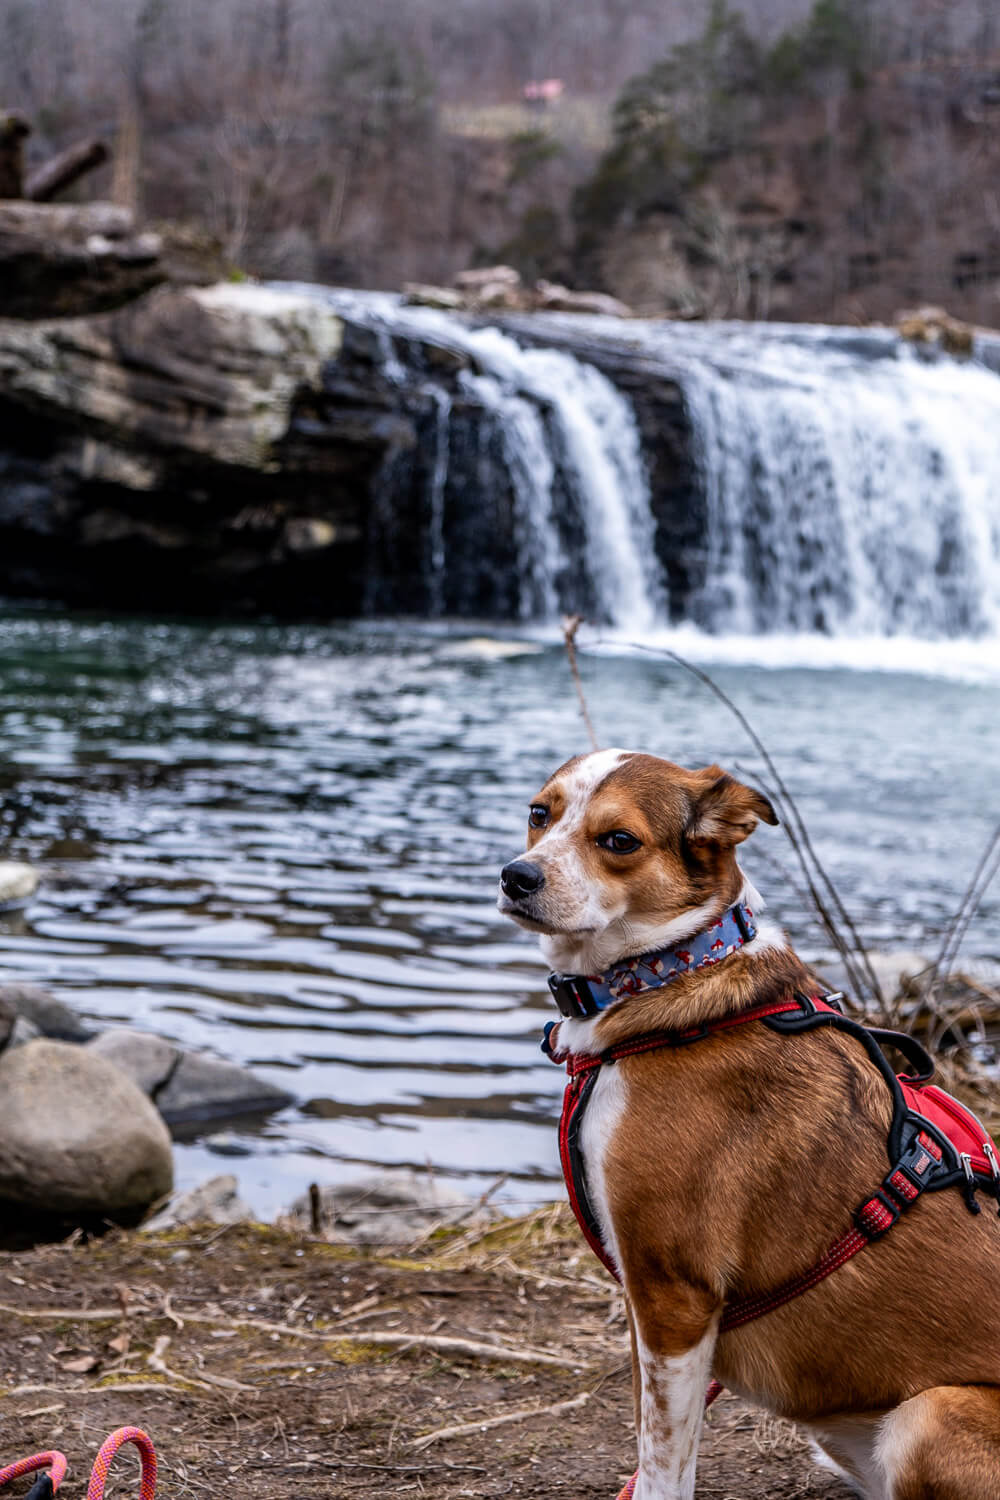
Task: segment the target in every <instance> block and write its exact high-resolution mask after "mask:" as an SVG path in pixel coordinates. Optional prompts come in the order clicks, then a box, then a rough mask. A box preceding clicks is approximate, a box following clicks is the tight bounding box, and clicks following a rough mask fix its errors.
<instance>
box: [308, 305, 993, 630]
mask: <svg viewBox="0 0 1000 1500" xmlns="http://www.w3.org/2000/svg"><path fill="white" fill-rule="evenodd" d="M314 290H315V294H316V295H319V296H324V297H326V298H327V299H329V300H332V301H333V302H334V303H335V305H336V306H338V308H339V309H340V310H341V311H343V312H344V314H345V315H346V316H349V317H352V318H354V319H357V320H358V321H360V322H364V323H365V324H367V325H368V326H369V327H373V328H374V329H375V331H376V337H377V340H378V344H379V348H380V349H381V351H382V355H383V364H384V373H385V374H386V375H387V377H388V378H389V379H390V381H391V382H392V383H393V384H396V385H399V384H401V383H402V382H403V381H404V379H405V378H406V370H405V366H404V365H403V364H402V363H401V360H400V357H399V353H398V350H397V348H396V345H395V344H394V339H395V340H397V341H398V340H403V341H406V340H413V341H414V342H415V343H416V344H420V343H425V342H428V341H429V342H430V343H432V344H433V343H434V342H437V343H439V344H441V345H443V346H445V347H447V348H450V349H455V350H460V351H462V352H463V353H464V354H465V355H466V356H468V358H469V361H470V365H469V368H467V369H465V370H464V371H462V373H461V375H460V376H459V386H460V387H464V389H465V390H466V391H467V392H468V393H469V394H470V395H472V396H474V397H475V398H476V401H477V402H478V405H479V406H480V407H481V408H482V409H483V410H485V411H486V412H487V413H489V414H491V415H492V417H493V418H494V419H495V422H496V426H497V430H498V432H499V437H500V447H501V449H502V452H503V456H504V469H505V474H506V483H507V485H508V486H509V488H510V491H511V493H512V497H513V509H514V516H515V521H516V529H517V536H516V538H515V540H514V546H515V552H516V561H517V569H518V575H519V594H518V596H517V604H516V606H515V607H517V608H518V609H519V613H520V614H521V616H522V618H525V619H528V618H533V619H555V618H558V615H559V613H560V612H561V611H562V610H563V609H564V608H566V607H567V599H566V581H567V579H569V580H575V581H580V580H581V579H582V581H583V584H584V595H585V600H586V603H585V604H584V607H585V608H586V609H587V611H588V613H590V614H591V616H592V617H594V618H602V619H604V620H607V621H609V622H611V623H612V624H613V625H615V626H616V627H618V628H619V629H621V630H623V631H628V632H630V633H641V632H648V631H650V630H652V629H655V628H656V627H657V626H658V625H663V624H665V623H666V620H667V615H668V611H667V604H668V602H669V604H670V606H671V607H670V611H669V614H670V617H671V618H672V619H673V621H674V622H675V623H676V622H677V621H678V619H683V620H686V621H688V622H690V623H691V624H694V625H696V626H698V627H700V628H701V629H703V630H707V631H712V632H717V633H720V634H724V633H728V634H731V635H738V634H751V635H752V634H797V633H811V632H823V633H826V634H831V635H838V634H839V635H850V636H864V637H870V636H885V637H887V636H914V637H923V638H925V639H926V638H929V637H948V638H955V637H971V636H981V637H982V636H985V637H989V636H992V635H1000V376H998V375H997V374H996V373H994V372H993V371H992V370H991V369H988V368H987V367H986V365H985V364H980V363H978V362H976V361H970V362H966V363H961V362H958V361H954V360H951V359H946V358H942V359H928V358H923V357H921V356H919V355H918V354H916V353H914V351H913V350H912V349H911V348H910V347H909V346H907V345H905V344H903V343H902V342H901V341H900V340H899V339H898V338H897V337H896V335H895V334H893V333H892V332H891V331H889V330H851V329H833V328H818V327H803V326H792V325H788V326H779V325H768V324H758V325H752V324H714V325H713V324H704V325H691V324H678V323H669V322H660V321H648V322H647V321H642V320H638V319H637V320H630V321H627V322H625V321H621V320H617V319H613V318H600V319H594V318H579V317H577V318H573V317H566V316H562V317H561V316H559V315H548V316H547V317H546V316H545V315H536V317H535V318H534V320H533V321H532V324H531V327H530V330H528V329H526V330H525V331H526V336H527V338H528V339H530V342H531V345H532V347H528V348H525V347H522V346H521V345H520V344H519V343H518V342H516V340H515V339H514V338H513V337H511V336H510V335H509V334H506V333H502V332H500V331H499V330H498V329H495V328H484V329H471V328H469V326H468V325H467V324H466V323H465V322H464V321H462V320H461V319H459V318H456V317H454V316H452V315H450V314H448V313H444V312H437V311H434V310H431V309H425V308H408V307H403V306H401V305H400V302H399V299H398V298H396V297H392V296H388V295H386V294H381V293H355V292H343V291H340V290H336V289H333V290H327V291H321V289H319V288H316V289H314ZM546 327H548V328H549V329H550V330H551V333H552V337H553V341H554V342H555V343H558V344H559V346H560V347H559V348H558V349H555V348H545V347H538V344H539V339H540V335H541V332H542V330H544V329H545V328H546ZM390 335H391V336H390ZM602 343H604V344H606V345H607V346H608V348H609V350H613V351H614V354H615V359H616V360H617V362H618V363H619V364H620V363H621V360H622V358H623V357H624V358H626V359H627V358H628V357H629V351H634V353H635V355H636V356H641V357H642V359H643V361H644V364H645V365H646V366H647V367H649V368H650V369H651V371H652V372H654V373H655V376H656V378H657V379H660V380H663V381H672V382H675V383H676V385H677V386H679V387H680V389H681V391H682V393H683V398H684V404H685V408H686V412H687V416H688V419H689V422H690V427H691V441H692V445H693V449H694V455H695V460H696V468H697V475H698V483H697V486H696V487H695V489H694V490H692V491H691V492H690V502H689V503H690V505H691V506H692V507H693V513H694V512H696V511H698V510H699V509H700V510H702V511H703V512H704V521H703V525H702V537H701V541H700V542H696V545H695V546H694V547H693V548H691V549H689V550H690V551H691V554H692V555H691V557H688V558H682V559H678V558H676V557H672V558H671V562H672V563H673V564H675V566H674V573H673V574H672V576H675V575H678V574H679V575H681V584H680V585H679V586H678V585H677V583H676V577H675V588H676V589H677V592H676V596H675V597H674V598H671V599H670V600H669V601H668V599H667V597H666V585H665V582H664V575H663V569H662V566H661V560H658V559H657V556H656V547H655V543H656V535H655V527H654V522H653V516H652V508H651V496H650V492H649V485H648V481H647V477H646V471H645V466H644V461H643V455H642V451H641V446H640V438H639V432H638V428H637V424H636V420H635V414H634V412H633V409H632V407H631V405H630V403H629V402H628V400H627V399H626V398H625V397H624V396H623V395H622V394H621V393H620V392H619V391H618V390H617V389H616V387H615V386H614V385H613V384H612V383H611V382H610V381H609V380H608V379H607V378H606V377H605V376H604V375H603V374H601V373H600V372H599V371H598V370H597V369H596V368H594V366H593V365H592V364H585V363H581V362H580V361H579V360H577V359H576V358H574V357H573V355H572V354H571V353H567V352H566V345H567V344H569V345H570V346H571V347H574V346H576V345H578V344H582V345H585V346H586V347H587V349H588V351H593V350H594V348H595V346H600V345H601V344H602ZM411 378H412V377H411ZM435 378H436V377H434V376H433V375H432V376H430V378H428V377H427V376H426V374H425V375H423V376H421V377H420V378H419V381H418V384H419V386H420V388H421V389H422V390H423V391H424V392H425V393H427V392H428V391H429V392H430V394H431V396H432V399H433V401H434V403H435V410H436V413H437V422H436V426H435V444H436V446H435V451H434V463H433V471H432V475H431V487H432V490H433V494H432V495H431V497H430V500H431V505H430V553H431V570H432V573H433V578H432V579H431V591H430V592H431V602H432V608H435V609H436V608H438V607H439V605H440V600H441V598H442V586H443V583H444V579H445V575H446V572H447V569H448V567H449V557H448V555H447V546H448V543H447V537H446V534H445V529H444V507H445V497H446V486H447V481H448V478H449V471H448V465H449V443H448V434H447V432H446V431H443V430H442V423H445V424H446V423H447V420H448V417H449V413H450V410H451V407H450V398H449V396H448V394H447V392H446V391H445V389H444V387H443V386H442V387H441V388H440V389H439V388H438V387H437V386H435V384H434V381H435ZM484 472H485V471H484ZM494 478H495V476H494ZM565 491H569V493H570V496H571V501H572V509H573V514H574V517H575V520H574V522H573V526H570V527H569V529H567V522H566V505H565V493H564V492H565ZM486 498H487V497H486V496H485V495H472V494H470V495H469V496H468V502H467V503H468V504H470V505H476V504H477V503H478V504H483V503H484V502H485V500H486ZM463 503H466V502H465V500H464V499H463ZM684 503H685V501H684V499H683V497H682V498H681V499H680V500H678V499H676V498H672V499H671V501H670V504H672V505H677V504H681V505H683V504H684ZM560 505H562V510H561V511H560ZM695 527H697V521H696V522H695ZM574 528H575V529H574ZM685 569H687V575H688V576H689V581H688V583H687V584H686V585H685V584H684V582H683V576H684V574H685ZM569 607H576V606H575V605H573V604H570V606H569Z"/></svg>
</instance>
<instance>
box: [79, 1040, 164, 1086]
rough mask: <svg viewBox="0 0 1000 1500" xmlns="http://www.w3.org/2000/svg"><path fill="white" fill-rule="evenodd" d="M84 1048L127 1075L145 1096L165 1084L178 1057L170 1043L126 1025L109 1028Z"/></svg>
mask: <svg viewBox="0 0 1000 1500" xmlns="http://www.w3.org/2000/svg"><path fill="white" fill-rule="evenodd" d="M87 1046H88V1049H89V1050H90V1051H91V1052H96V1053H97V1054H98V1055H99V1056H100V1057H106V1058H107V1060H108V1062H112V1063H114V1065H115V1067H116V1068H121V1070H122V1072H123V1073H127V1074H128V1076H129V1078H131V1080H132V1082H133V1083H135V1084H137V1085H138V1087H139V1088H141V1089H142V1092H143V1093H144V1094H155V1093H156V1090H157V1089H158V1088H160V1087H161V1086H162V1085H163V1084H164V1083H166V1081H167V1079H168V1078H169V1077H170V1073H171V1071H172V1069H173V1068H174V1066H175V1064H176V1062H177V1059H178V1057H179V1056H180V1052H179V1050H178V1048H177V1047H175V1046H174V1044H173V1042H168V1041H167V1040H166V1039H165V1038H164V1037H162V1036H154V1035H153V1034H152V1033H151V1032H149V1031H133V1030H132V1029H131V1027H128V1026H112V1027H111V1028H110V1030H108V1031H102V1032H101V1034H100V1036H95V1037H94V1039H93V1041H91V1042H88V1043H87Z"/></svg>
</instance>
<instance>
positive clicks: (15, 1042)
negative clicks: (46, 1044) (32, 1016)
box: [7, 1016, 42, 1052]
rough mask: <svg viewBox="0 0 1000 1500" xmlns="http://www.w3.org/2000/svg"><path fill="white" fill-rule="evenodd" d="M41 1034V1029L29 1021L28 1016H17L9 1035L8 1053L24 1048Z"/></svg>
mask: <svg viewBox="0 0 1000 1500" xmlns="http://www.w3.org/2000/svg"><path fill="white" fill-rule="evenodd" d="M41 1034H42V1033H41V1030H40V1028H39V1027H37V1026H36V1025H35V1023H34V1021H29V1020H28V1019H27V1017H26V1016H15V1017H14V1024H13V1026H12V1027H11V1028H10V1031H9V1032H8V1033H7V1051H8V1052H12V1051H13V1049H14V1048H15V1047H23V1046H25V1045H26V1043H28V1042H33V1041H34V1040H35V1037H36V1036H41Z"/></svg>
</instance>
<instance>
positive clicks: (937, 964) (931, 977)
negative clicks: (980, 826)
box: [922, 823, 1000, 1014]
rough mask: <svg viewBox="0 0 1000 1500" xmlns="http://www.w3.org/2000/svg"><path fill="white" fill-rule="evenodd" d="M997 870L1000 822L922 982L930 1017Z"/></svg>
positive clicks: (999, 865)
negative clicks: (937, 993) (942, 984)
mask: <svg viewBox="0 0 1000 1500" xmlns="http://www.w3.org/2000/svg"><path fill="white" fill-rule="evenodd" d="M998 868H1000V823H998V824H997V826H996V828H995V829H994V830H993V833H992V835H991V837H990V838H989V840H988V841H987V844H986V847H985V849H984V850H983V852H982V854H981V855H980V858H979V862H978V863H977V865H976V868H975V870H974V871H973V873H972V879H971V880H970V881H969V884H968V886H967V887H966V891H965V895H964V896H963V897H962V900H961V902H960V903H959V907H958V911H957V912H956V913H955V915H954V917H953V918H952V920H951V922H950V923H949V924H948V928H947V930H946V932H945V935H944V940H943V941H942V943H941V948H940V950H939V952H938V956H937V958H936V959H935V960H934V963H933V965H932V966H931V970H930V973H929V974H928V976H927V979H926V981H925V984H924V993H923V997H922V1003H923V1005H924V1007H925V1008H926V1009H927V1010H929V1011H930V1012H931V1013H932V1014H935V1013H939V1012H938V1011H937V1006H936V1003H935V991H936V989H937V986H938V984H940V983H941V982H942V981H943V980H945V979H947V978H948V975H949V973H950V971H951V967H952V965H953V964H954V962H955V959H956V958H957V956H958V950H959V947H960V946H961V943H962V939H963V938H964V936H965V934H966V931H967V930H968V926H969V923H970V922H971V921H972V918H973V917H974V916H975V914H976V912H977V911H978V910H979V906H980V903H981V902H982V899H983V897H984V896H985V894H986V892H987V890H988V888H989V886H990V884H991V882H992V880H993V877H994V876H995V875H996V873H997V869H998Z"/></svg>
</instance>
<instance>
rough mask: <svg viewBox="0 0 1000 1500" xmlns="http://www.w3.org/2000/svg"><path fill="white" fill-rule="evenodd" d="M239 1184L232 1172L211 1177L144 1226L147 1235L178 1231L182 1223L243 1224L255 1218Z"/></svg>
mask: <svg viewBox="0 0 1000 1500" xmlns="http://www.w3.org/2000/svg"><path fill="white" fill-rule="evenodd" d="M238 1188H239V1184H238V1183H237V1181H236V1178H235V1177H233V1176H232V1174H231V1173H226V1174H224V1175H223V1176H221V1177H210V1178H209V1179H208V1181H207V1182H202V1183H199V1184H198V1186H197V1187H196V1188H191V1189H189V1191H188V1192H186V1193H177V1194H175V1195H174V1197H173V1198H171V1200H170V1202H169V1203H168V1204H166V1206H165V1207H164V1208H161V1209H160V1211H159V1212H158V1213H155V1214H154V1215H153V1217H152V1218H151V1219H147V1220H146V1222H145V1223H144V1224H143V1225H142V1232H143V1234H157V1233H159V1231H160V1230H163V1229H176V1228H177V1226H178V1225H179V1224H242V1223H246V1222H247V1221H249V1220H252V1219H253V1210H252V1209H251V1207H250V1205H249V1204H248V1203H244V1201H243V1199H242V1198H241V1197H240V1195H239V1191H238Z"/></svg>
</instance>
